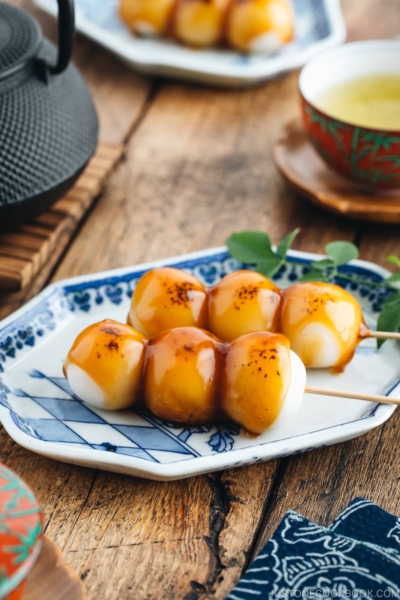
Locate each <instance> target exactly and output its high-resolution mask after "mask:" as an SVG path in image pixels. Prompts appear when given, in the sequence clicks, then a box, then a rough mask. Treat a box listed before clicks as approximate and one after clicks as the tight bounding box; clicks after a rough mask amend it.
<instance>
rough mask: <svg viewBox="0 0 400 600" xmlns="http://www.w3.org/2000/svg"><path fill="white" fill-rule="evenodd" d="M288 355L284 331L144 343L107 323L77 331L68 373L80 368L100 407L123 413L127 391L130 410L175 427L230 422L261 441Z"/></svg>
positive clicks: (187, 335) (195, 334)
mask: <svg viewBox="0 0 400 600" xmlns="http://www.w3.org/2000/svg"><path fill="white" fill-rule="evenodd" d="M289 350H290V345H289V342H288V340H287V339H286V338H285V337H284V336H283V335H281V334H272V333H267V332H257V333H250V334H247V335H245V336H242V337H240V338H238V339H236V340H235V341H234V342H232V343H223V342H220V341H219V340H218V339H217V338H215V337H214V336H213V335H211V334H209V333H208V332H207V331H204V330H202V329H199V328H196V327H178V328H175V329H171V330H168V331H164V332H163V333H161V334H159V335H158V336H156V337H155V338H153V339H152V340H150V341H148V342H146V340H145V339H144V338H143V336H141V334H140V333H138V332H136V331H135V330H134V329H132V328H131V327H130V326H129V325H123V324H119V323H117V322H115V321H111V320H106V321H102V322H100V323H96V324H94V325H91V326H90V327H88V328H87V329H85V330H84V331H83V332H82V333H81V334H79V336H78V337H77V339H76V340H75V342H74V344H73V346H72V348H71V350H70V352H69V354H68V356H67V359H66V361H65V364H64V374H65V375H66V376H67V378H68V377H69V373H68V366H69V365H70V364H74V365H77V366H78V367H80V368H81V369H82V370H83V371H84V372H85V373H86V374H87V375H89V377H90V378H91V379H92V380H93V381H95V382H96V384H97V385H98V386H99V387H100V388H101V390H102V391H103V393H104V395H105V396H106V397H107V400H108V403H107V405H106V406H103V408H108V409H110V410H113V409H114V408H120V406H116V405H115V404H113V400H114V399H115V396H116V395H117V394H118V393H123V395H124V397H126V395H127V394H130V397H129V399H130V403H129V405H130V406H132V407H133V406H134V407H135V408H139V409H145V408H147V409H148V410H150V411H151V412H152V413H153V414H155V415H156V416H158V417H161V418H163V419H165V420H167V421H170V422H175V423H182V424H185V425H202V424H205V423H209V422H212V421H215V420H217V419H226V418H228V419H231V420H233V421H235V422H237V423H239V424H240V425H242V426H243V428H244V429H245V430H246V431H247V432H248V433H249V434H251V435H256V436H257V435H260V434H261V433H262V432H263V431H265V430H266V429H268V428H269V427H270V426H271V425H272V424H273V422H274V421H275V419H276V418H277V417H278V415H279V413H280V411H281V409H282V406H283V404H284V401H285V397H286V394H287V392H288V389H289V385H290V380H291V365H290V354H289ZM71 383H73V382H72V380H71V381H70V384H71ZM71 387H72V388H73V385H71ZM126 406H127V405H126V404H124V406H123V407H126Z"/></svg>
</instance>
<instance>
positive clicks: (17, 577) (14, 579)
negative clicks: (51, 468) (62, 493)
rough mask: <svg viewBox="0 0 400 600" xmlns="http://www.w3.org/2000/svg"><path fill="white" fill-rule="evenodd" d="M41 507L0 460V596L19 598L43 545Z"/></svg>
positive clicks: (4, 598) (21, 482) (2, 597)
mask: <svg viewBox="0 0 400 600" xmlns="http://www.w3.org/2000/svg"><path fill="white" fill-rule="evenodd" d="M42 531H43V520H42V511H41V508H40V506H39V505H38V503H37V500H36V498H35V496H34V495H33V493H32V491H31V489H30V488H29V487H28V486H27V485H26V484H25V483H24V482H23V481H22V479H20V478H19V477H18V476H17V475H16V474H15V473H13V471H10V470H9V469H7V468H6V467H5V466H4V465H1V464H0V570H1V578H0V599H1V600H20V599H21V598H22V595H23V592H24V587H25V580H26V578H27V576H28V574H29V572H30V571H31V569H32V567H33V565H34V564H35V562H36V561H37V559H38V557H39V554H40V551H41V548H42Z"/></svg>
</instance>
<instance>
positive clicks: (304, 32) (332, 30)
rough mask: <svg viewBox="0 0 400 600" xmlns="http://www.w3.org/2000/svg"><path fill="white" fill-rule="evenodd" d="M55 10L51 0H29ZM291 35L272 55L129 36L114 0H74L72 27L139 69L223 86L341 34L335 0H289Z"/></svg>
mask: <svg viewBox="0 0 400 600" xmlns="http://www.w3.org/2000/svg"><path fill="white" fill-rule="evenodd" d="M34 2H35V4H36V5H37V6H39V7H40V8H41V9H43V10H44V11H46V12H48V13H50V14H52V15H56V14H57V2H56V0H34ZM292 2H293V6H294V10H295V40H294V41H293V42H292V43H290V44H287V45H285V46H284V47H283V48H282V50H281V51H279V52H278V53H276V54H274V55H273V56H256V55H244V54H240V53H239V52H236V51H234V50H220V49H210V50H192V49H190V48H185V47H184V46H180V45H178V44H175V43H173V42H169V41H166V40H162V39H156V38H154V39H144V38H138V37H135V36H133V35H132V34H131V33H130V31H129V29H128V28H127V27H126V26H125V25H124V24H123V23H122V21H121V20H120V18H119V16H118V4H119V2H118V0H101V1H100V2H99V0H75V6H76V27H77V30H78V31H79V32H81V33H83V34H84V35H86V36H87V37H89V38H90V39H92V40H94V41H95V42H97V43H99V44H100V45H101V46H104V47H105V48H107V49H108V50H110V51H111V52H112V53H114V54H115V55H116V56H118V57H119V58H121V59H122V60H123V61H124V62H125V63H127V64H128V65H130V66H132V67H133V68H135V69H136V70H139V71H142V72H144V73H150V74H159V75H166V76H173V77H179V78H184V79H189V80H192V81H201V82H204V83H212V84H217V85H225V86H243V85H249V84H254V83H257V82H260V81H263V80H265V79H268V78H270V77H273V76H275V75H278V74H279V73H282V72H285V71H288V70H291V69H295V68H297V67H300V66H302V65H304V64H305V63H306V62H307V61H308V60H309V59H310V58H311V57H312V56H314V55H315V54H317V53H318V52H320V51H321V50H325V49H326V48H329V47H331V46H334V45H337V44H340V43H342V42H343V41H344V39H345V37H346V28H345V25H344V21H343V17H342V13H341V9H340V0H292Z"/></svg>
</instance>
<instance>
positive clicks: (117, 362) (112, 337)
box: [63, 319, 146, 410]
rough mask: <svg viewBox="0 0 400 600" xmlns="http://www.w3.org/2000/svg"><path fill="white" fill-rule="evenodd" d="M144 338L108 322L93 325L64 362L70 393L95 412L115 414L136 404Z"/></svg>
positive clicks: (128, 328)
mask: <svg viewBox="0 0 400 600" xmlns="http://www.w3.org/2000/svg"><path fill="white" fill-rule="evenodd" d="M145 345H146V340H145V338H144V337H143V336H142V335H141V334H140V333H139V332H138V331H136V330H135V329H133V328H132V327H130V326H129V325H125V324H124V323H118V322H117V321H113V320H111V319H106V320H104V321H100V323H94V324H93V325H90V326H89V327H87V328H86V329H84V330H83V331H82V332H81V333H80V334H79V335H78V337H77V338H76V339H75V341H74V343H73V345H72V347H71V349H70V351H69V352H68V355H67V358H66V359H65V362H64V369H63V370H64V375H65V377H66V378H67V379H68V382H69V385H70V387H71V389H72V391H73V393H74V394H75V395H76V396H78V398H80V399H81V400H83V401H84V402H87V403H88V404H92V405H94V406H96V407H97V408H103V409H106V410H117V409H120V408H126V407H128V406H133V405H134V404H135V403H136V402H137V401H138V391H139V388H140V385H141V380H142V371H143V362H144V349H145Z"/></svg>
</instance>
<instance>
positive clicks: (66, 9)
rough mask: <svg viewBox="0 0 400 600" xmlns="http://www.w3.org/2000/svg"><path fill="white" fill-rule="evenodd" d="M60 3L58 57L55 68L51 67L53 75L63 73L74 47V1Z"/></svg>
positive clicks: (68, 0) (50, 70) (58, 1)
mask: <svg viewBox="0 0 400 600" xmlns="http://www.w3.org/2000/svg"><path fill="white" fill-rule="evenodd" d="M57 3H58V57H57V63H56V64H55V65H54V66H50V65H49V67H48V68H49V72H50V73H51V74H52V75H58V74H59V73H62V72H63V71H64V70H65V69H66V68H67V66H68V63H69V60H70V58H71V53H72V47H73V45H74V34H75V7H74V0H57Z"/></svg>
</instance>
